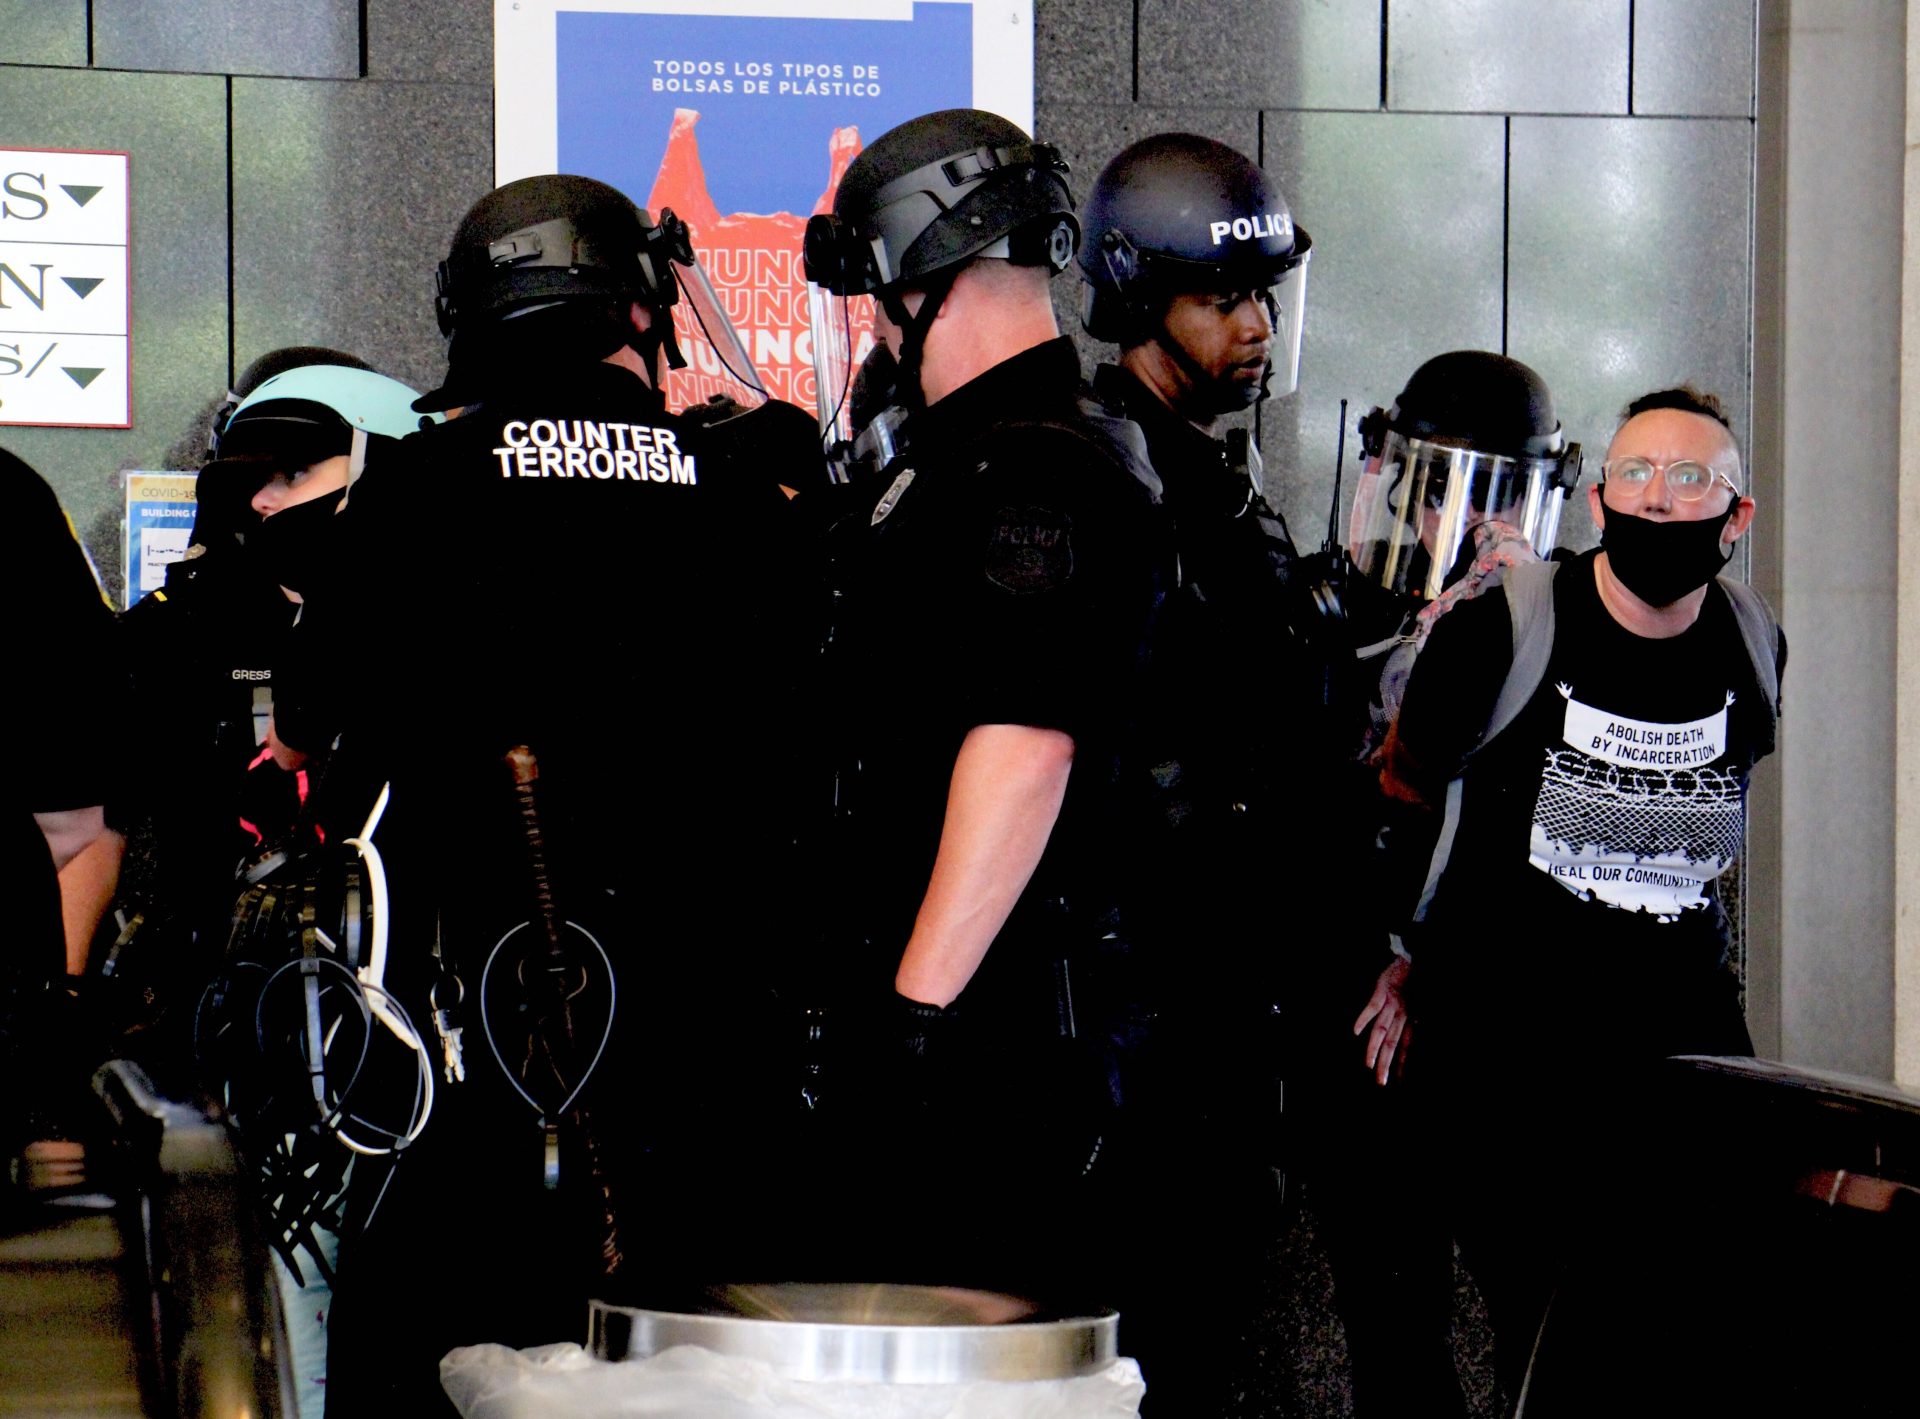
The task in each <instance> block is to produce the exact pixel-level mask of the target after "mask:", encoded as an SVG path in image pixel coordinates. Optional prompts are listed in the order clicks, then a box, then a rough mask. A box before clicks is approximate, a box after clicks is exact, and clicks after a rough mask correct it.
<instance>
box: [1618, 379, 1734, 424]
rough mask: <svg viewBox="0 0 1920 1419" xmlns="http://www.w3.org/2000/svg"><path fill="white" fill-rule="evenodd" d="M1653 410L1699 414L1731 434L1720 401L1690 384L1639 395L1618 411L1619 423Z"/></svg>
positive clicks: (1728, 420)
mask: <svg viewBox="0 0 1920 1419" xmlns="http://www.w3.org/2000/svg"><path fill="white" fill-rule="evenodd" d="M1655 409H1678V410H1679V411H1680V412H1681V413H1683V414H1700V415H1703V416H1705V417H1706V418H1709V419H1712V420H1713V421H1714V422H1715V423H1717V424H1718V425H1720V427H1721V428H1723V429H1725V430H1726V431H1727V432H1728V433H1732V432H1733V421H1732V420H1730V419H1729V418H1727V411H1726V410H1725V409H1724V408H1723V407H1721V404H1720V400H1719V399H1718V398H1717V397H1716V396H1714V395H1711V394H1708V393H1707V392H1706V391H1705V390H1704V389H1696V388H1694V387H1693V386H1692V385H1691V384H1682V385H1677V386H1675V387H1674V388H1672V389H1656V390H1654V391H1653V393H1651V394H1643V395H1641V396H1640V397H1639V398H1638V399H1635V400H1634V401H1632V402H1631V403H1630V404H1628V405H1627V407H1626V408H1624V409H1622V410H1621V411H1620V422H1621V423H1623V424H1624V423H1626V421H1627V420H1629V419H1633V418H1637V417H1639V416H1640V415H1641V414H1651V413H1652V412H1653V411H1654V410H1655Z"/></svg>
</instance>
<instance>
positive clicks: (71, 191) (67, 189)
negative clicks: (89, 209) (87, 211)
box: [60, 182, 100, 207]
mask: <svg viewBox="0 0 1920 1419" xmlns="http://www.w3.org/2000/svg"><path fill="white" fill-rule="evenodd" d="M60 190H61V191H62V192H64V193H66V194H67V196H69V197H71V198H72V199H73V205H74V206H76V207H84V206H86V205H87V203H89V202H91V201H93V199H94V198H96V197H98V196H99V195H100V189H99V188H97V187H75V186H73V185H71V184H69V183H65V182H63V183H61V184H60Z"/></svg>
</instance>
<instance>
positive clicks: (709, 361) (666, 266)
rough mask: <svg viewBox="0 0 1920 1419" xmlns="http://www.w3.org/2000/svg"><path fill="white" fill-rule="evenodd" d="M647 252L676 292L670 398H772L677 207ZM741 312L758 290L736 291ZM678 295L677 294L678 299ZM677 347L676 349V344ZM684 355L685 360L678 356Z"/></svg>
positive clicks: (686, 401) (674, 402) (752, 401)
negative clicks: (677, 211) (701, 260)
mask: <svg viewBox="0 0 1920 1419" xmlns="http://www.w3.org/2000/svg"><path fill="white" fill-rule="evenodd" d="M647 255H648V256H649V257H650V258H652V259H653V260H654V262H655V263H656V265H655V270H656V271H657V272H658V273H659V275H660V277H661V286H662V288H663V289H665V290H667V291H668V292H669V293H670V296H669V299H670V300H671V301H672V304H671V307H670V311H671V318H672V320H673V326H674V329H673V337H672V342H671V344H670V345H669V352H668V360H669V363H670V364H672V366H673V368H672V370H671V372H670V373H669V374H668V376H667V402H668V405H669V407H671V408H674V409H685V408H690V407H692V406H693V405H696V404H704V403H706V402H708V401H709V400H710V399H712V398H714V397H715V396H716V395H717V396H721V397H723V398H726V399H731V400H733V401H734V402H735V403H738V404H743V405H745V406H747V407H748V408H754V407H756V406H758V405H761V404H764V403H766V402H767V399H768V394H767V389H766V382H765V381H764V380H762V379H761V378H760V372H759V371H758V370H757V369H756V368H754V363H753V357H752V355H750V354H749V353H748V351H747V346H746V342H745V341H744V340H742V339H741V338H740V331H739V328H738V326H736V325H735V323H734V319H733V314H732V312H731V311H730V310H729V309H728V305H727V302H726V301H725V300H724V299H723V298H722V296H721V293H720V292H719V291H717V290H715V289H714V285H713V282H712V281H710V280H709V279H708V278H707V272H706V268H705V267H703V266H702V265H701V264H700V258H699V256H698V255H697V254H696V253H695V251H694V248H693V233H692V231H691V229H690V228H689V227H688V226H687V224H686V223H685V222H684V221H682V220H681V219H680V218H679V217H678V216H676V215H675V214H674V212H673V210H672V209H671V208H666V209H664V210H662V211H661V213H660V221H659V223H658V225H656V226H655V227H654V228H653V230H652V231H651V232H649V233H648V237H647ZM731 294H732V295H733V296H734V297H735V298H736V301H737V303H738V304H739V306H740V313H741V314H742V315H743V316H745V315H747V314H749V313H750V311H749V305H750V301H751V295H752V293H751V292H749V291H745V290H740V291H734V292H732V293H731ZM676 297H677V298H676ZM673 345H677V346H678V350H677V351H675V350H674V349H673V348H672V346H673ZM675 353H678V354H679V356H680V358H679V359H678V360H674V358H673V356H674V354H675Z"/></svg>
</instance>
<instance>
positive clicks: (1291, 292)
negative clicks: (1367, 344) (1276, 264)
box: [1266, 233, 1312, 398]
mask: <svg viewBox="0 0 1920 1419" xmlns="http://www.w3.org/2000/svg"><path fill="white" fill-rule="evenodd" d="M1302 235H1303V236H1304V235H1305V234H1304V233H1302ZM1311 255H1312V253H1311V252H1310V251H1308V250H1306V249H1304V248H1303V249H1302V250H1301V252H1300V259H1299V261H1298V262H1296V263H1295V264H1294V265H1292V266H1289V267H1288V268H1287V269H1286V270H1285V271H1283V272H1281V273H1280V279H1279V280H1278V281H1277V282H1275V283H1274V284H1273V285H1272V286H1270V287H1269V288H1268V289H1267V293H1266V300H1267V319H1269V320H1270V321H1272V322H1273V349H1272V350H1271V352H1269V354H1268V355H1267V363H1268V365H1269V367H1270V368H1271V369H1272V371H1273V372H1272V374H1271V375H1270V376H1269V377H1268V381H1267V393H1268V395H1269V396H1271V397H1274V398H1279V397H1281V396H1284V395H1288V394H1292V393H1293V392H1294V391H1295V390H1297V389H1298V388H1299V387H1300V327H1301V325H1302V323H1303V322H1304V321H1305V319H1306V314H1307V262H1308V259H1309V258H1310V256H1311Z"/></svg>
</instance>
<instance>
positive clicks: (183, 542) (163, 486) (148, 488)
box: [121, 473, 196, 606]
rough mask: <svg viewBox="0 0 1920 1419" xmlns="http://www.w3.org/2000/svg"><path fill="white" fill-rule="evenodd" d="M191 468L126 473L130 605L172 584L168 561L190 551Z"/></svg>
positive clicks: (124, 564) (125, 562)
mask: <svg viewBox="0 0 1920 1419" xmlns="http://www.w3.org/2000/svg"><path fill="white" fill-rule="evenodd" d="M195 482H196V477H195V475H194V474H192V473H129V474H127V522H126V534H125V535H126V541H125V543H124V544H123V546H122V550H121V572H122V577H121V585H122V586H123V587H124V588H125V590H124V592H123V595H124V596H125V598H126V604H127V605H128V606H131V605H133V603H134V602H136V601H138V600H139V599H140V598H141V597H143V596H145V595H146V594H147V593H148V592H149V591H158V590H159V589H160V588H161V587H163V586H165V585H166V584H167V565H168V563H170V562H177V561H179V560H180V559H181V558H182V557H184V556H186V555H187V547H188V544H189V543H191V542H192V541H193V514H194V509H195V506H196V504H195V502H194V484H195Z"/></svg>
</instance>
